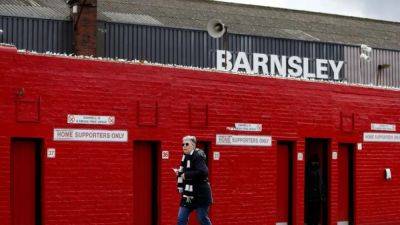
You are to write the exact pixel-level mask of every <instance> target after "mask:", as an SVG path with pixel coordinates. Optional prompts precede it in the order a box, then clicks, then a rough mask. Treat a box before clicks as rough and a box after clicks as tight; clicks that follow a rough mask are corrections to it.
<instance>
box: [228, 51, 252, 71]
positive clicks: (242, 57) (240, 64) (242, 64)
mask: <svg viewBox="0 0 400 225" xmlns="http://www.w3.org/2000/svg"><path fill="white" fill-rule="evenodd" d="M240 69H244V70H245V71H246V73H251V72H252V71H251V68H250V63H249V60H248V59H247V55H246V53H245V52H239V53H238V55H237V58H236V61H235V65H234V66H233V69H232V71H234V72H238V71H239V70H240Z"/></svg>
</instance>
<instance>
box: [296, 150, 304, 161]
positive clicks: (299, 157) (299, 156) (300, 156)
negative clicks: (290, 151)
mask: <svg viewBox="0 0 400 225" xmlns="http://www.w3.org/2000/svg"><path fill="white" fill-rule="evenodd" d="M297 161H303V153H302V152H298V153H297Z"/></svg>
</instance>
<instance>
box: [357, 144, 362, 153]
mask: <svg viewBox="0 0 400 225" xmlns="http://www.w3.org/2000/svg"><path fill="white" fill-rule="evenodd" d="M362 148H363V146H362V143H357V150H359V151H361V150H362Z"/></svg>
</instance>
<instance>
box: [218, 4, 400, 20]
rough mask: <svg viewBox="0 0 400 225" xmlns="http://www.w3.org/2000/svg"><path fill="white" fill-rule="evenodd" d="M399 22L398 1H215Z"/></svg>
mask: <svg viewBox="0 0 400 225" xmlns="http://www.w3.org/2000/svg"><path fill="white" fill-rule="evenodd" d="M217 1H224V2H235V3H244V4H253V5H265V6H273V7H280V8H288V9H298V10H306V11H314V12H324V13H331V14H340V15H347V16H356V17H366V18H372V19H381V20H389V21H396V22H400V1H399V0H217Z"/></svg>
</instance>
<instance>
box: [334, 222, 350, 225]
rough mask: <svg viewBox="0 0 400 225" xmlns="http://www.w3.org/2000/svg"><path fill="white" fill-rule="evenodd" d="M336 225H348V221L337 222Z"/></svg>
mask: <svg viewBox="0 0 400 225" xmlns="http://www.w3.org/2000/svg"><path fill="white" fill-rule="evenodd" d="M337 225H349V221H338V222H337Z"/></svg>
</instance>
